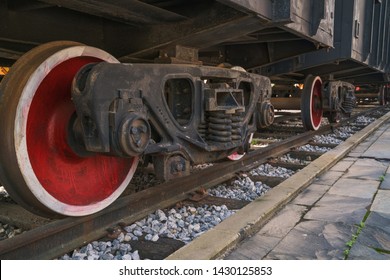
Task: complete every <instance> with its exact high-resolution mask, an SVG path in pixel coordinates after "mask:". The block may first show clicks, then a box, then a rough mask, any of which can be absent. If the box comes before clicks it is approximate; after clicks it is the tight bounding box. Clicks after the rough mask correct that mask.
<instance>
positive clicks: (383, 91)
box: [378, 86, 387, 106]
mask: <svg viewBox="0 0 390 280" xmlns="http://www.w3.org/2000/svg"><path fill="white" fill-rule="evenodd" d="M378 101H379V105H381V106H384V105H386V104H387V88H386V87H385V86H380V88H379V93H378Z"/></svg>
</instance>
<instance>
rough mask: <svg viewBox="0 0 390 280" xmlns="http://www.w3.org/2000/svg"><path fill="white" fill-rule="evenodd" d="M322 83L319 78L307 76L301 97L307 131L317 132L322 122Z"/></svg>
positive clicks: (303, 118)
mask: <svg viewBox="0 0 390 280" xmlns="http://www.w3.org/2000/svg"><path fill="white" fill-rule="evenodd" d="M322 113H323V110H322V81H321V78H320V77H318V76H316V77H315V76H311V75H309V76H307V78H306V79H305V83H304V88H303V92H302V96H301V115H302V122H303V126H304V128H305V129H307V130H317V129H318V128H319V127H320V125H321V120H322Z"/></svg>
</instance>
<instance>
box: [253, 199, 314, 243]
mask: <svg viewBox="0 0 390 280" xmlns="http://www.w3.org/2000/svg"><path fill="white" fill-rule="evenodd" d="M306 211H307V208H306V207H305V206H299V205H293V204H292V205H291V204H290V205H286V207H284V208H283V209H282V210H281V211H280V212H279V213H278V214H277V215H276V216H275V217H273V218H272V219H271V220H270V221H269V222H268V223H267V224H266V225H265V226H264V227H263V228H262V229H261V230H260V231H259V232H258V234H260V235H266V236H272V237H279V238H283V237H285V236H286V235H287V234H288V232H289V231H290V230H291V229H292V228H293V227H294V226H295V225H296V224H297V223H298V222H299V221H300V220H301V219H302V216H303V214H304V213H306Z"/></svg>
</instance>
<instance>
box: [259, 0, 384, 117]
mask: <svg viewBox="0 0 390 280" xmlns="http://www.w3.org/2000/svg"><path fill="white" fill-rule="evenodd" d="M255 72H256V73H259V74H263V75H267V76H269V77H271V79H272V80H274V81H276V82H279V83H289V84H293V83H299V82H301V81H302V80H303V79H304V78H305V77H307V76H308V75H316V76H321V77H322V79H323V80H335V81H340V80H341V81H344V82H349V83H350V84H353V85H355V86H356V93H357V97H358V98H362V97H368V96H372V95H373V94H372V93H374V96H375V98H378V99H379V102H380V103H381V104H385V103H387V101H388V99H389V97H388V94H387V92H388V85H389V82H390V74H389V73H390V3H389V2H388V1H376V0H346V1H335V18H334V44H333V48H331V49H322V50H319V51H316V52H308V53H305V54H302V55H299V56H296V57H290V58H289V59H286V60H284V61H280V62H277V63H273V64H271V65H264V66H261V67H259V68H257V69H256V71H255ZM275 92H276V91H275ZM325 98H328V97H326V96H325ZM328 99H329V98H328ZM339 99H340V100H341V99H342V98H339ZM277 102H280V104H281V107H283V106H285V105H284V104H285V103H286V101H285V100H282V99H280V100H279V101H278V100H274V103H277ZM347 103H350V102H349V101H348V102H347ZM330 106H331V105H330ZM328 107H329V106H328ZM330 117H331V118H334V117H335V115H334V114H330Z"/></svg>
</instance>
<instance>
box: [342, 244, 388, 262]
mask: <svg viewBox="0 0 390 280" xmlns="http://www.w3.org/2000/svg"><path fill="white" fill-rule="evenodd" d="M347 259H348V260H388V259H389V255H388V254H383V253H379V252H378V251H376V250H375V249H373V248H370V247H367V246H365V245H362V244H360V243H359V242H358V241H357V242H356V243H355V244H354V245H353V247H352V248H351V249H350V251H349V254H348V258H347Z"/></svg>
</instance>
